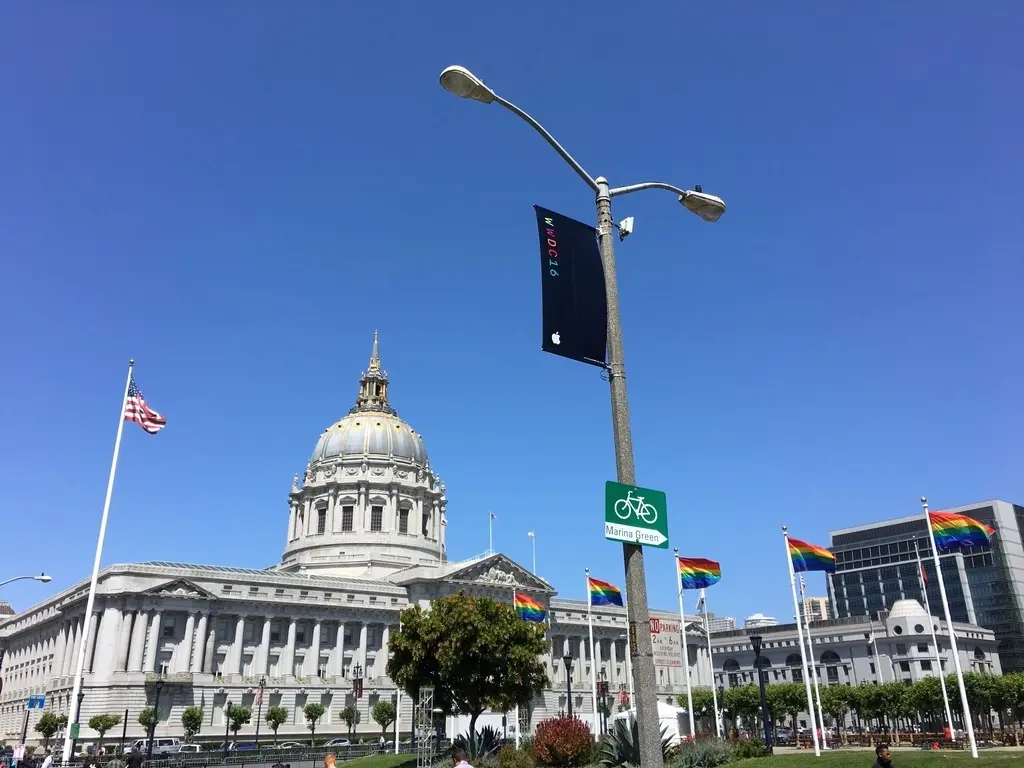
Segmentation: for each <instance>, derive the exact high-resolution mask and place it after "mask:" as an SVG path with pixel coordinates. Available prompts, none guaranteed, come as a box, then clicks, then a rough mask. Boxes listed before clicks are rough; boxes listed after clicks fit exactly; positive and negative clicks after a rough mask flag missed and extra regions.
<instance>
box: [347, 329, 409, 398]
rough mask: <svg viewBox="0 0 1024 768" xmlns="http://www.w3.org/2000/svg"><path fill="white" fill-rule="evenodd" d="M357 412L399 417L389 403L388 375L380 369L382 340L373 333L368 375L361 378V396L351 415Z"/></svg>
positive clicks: (375, 332) (365, 374)
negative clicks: (379, 412) (377, 412)
mask: <svg viewBox="0 0 1024 768" xmlns="http://www.w3.org/2000/svg"><path fill="white" fill-rule="evenodd" d="M357 411H383V412H384V413H390V414H392V415H395V416H397V415H398V413H397V411H395V409H394V408H392V407H391V404H390V403H389V402H388V373H387V371H385V370H383V369H382V368H381V367H380V339H379V336H378V333H377V331H374V332H373V352H372V353H370V364H369V366H368V367H367V369H366V373H364V374H362V376H360V378H359V395H358V396H357V397H356V404H355V406H354V407H353V408H352V410H350V411H349V413H356V412H357Z"/></svg>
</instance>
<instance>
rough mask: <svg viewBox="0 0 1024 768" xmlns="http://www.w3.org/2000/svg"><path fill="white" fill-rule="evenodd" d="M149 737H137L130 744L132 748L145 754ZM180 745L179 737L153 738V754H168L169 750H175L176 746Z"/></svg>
mask: <svg viewBox="0 0 1024 768" xmlns="http://www.w3.org/2000/svg"><path fill="white" fill-rule="evenodd" d="M148 745H149V739H139V740H138V741H136V742H135V743H134V744H132V749H137V750H139V752H141V753H142V754H146V750H147V749H148ZM180 746H181V740H180V739H166V738H159V739H153V754H154V755H169V754H170V753H171V752H177V751H178V747H180Z"/></svg>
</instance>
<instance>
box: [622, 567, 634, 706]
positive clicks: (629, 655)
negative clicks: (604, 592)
mask: <svg viewBox="0 0 1024 768" xmlns="http://www.w3.org/2000/svg"><path fill="white" fill-rule="evenodd" d="M622 597H623V600H622V607H623V609H625V611H626V616H629V590H628V589H627V588H626V584H625V582H623V584H622ZM626 679H627V680H628V681H629V708H630V709H631V710H633V709H634V707H635V703H634V702H635V701H636V699H634V698H633V694H634V691H633V649H632V647H630V642H629V626H628V625H627V626H626ZM633 715H634V718H635V716H636V711H635V710H634V711H633Z"/></svg>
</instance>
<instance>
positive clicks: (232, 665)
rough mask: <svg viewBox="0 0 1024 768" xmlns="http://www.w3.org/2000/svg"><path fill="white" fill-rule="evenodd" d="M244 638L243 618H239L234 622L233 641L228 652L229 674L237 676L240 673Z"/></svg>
mask: <svg viewBox="0 0 1024 768" xmlns="http://www.w3.org/2000/svg"><path fill="white" fill-rule="evenodd" d="M244 637H245V616H239V617H238V621H236V622H235V641H234V642H233V643H232V644H231V651H230V652H229V656H228V659H229V662H228V669H227V671H228V672H229V673H235V674H238V673H240V672H241V671H242V640H243V638H244Z"/></svg>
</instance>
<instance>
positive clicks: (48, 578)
mask: <svg viewBox="0 0 1024 768" xmlns="http://www.w3.org/2000/svg"><path fill="white" fill-rule="evenodd" d="M32 578H34V579H35V580H36V581H41V582H43V584H49V583H50V582H51V581H53V577H51V576H47V575H46V574H45V573H40V574H39V575H38V576H33V577H32Z"/></svg>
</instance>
